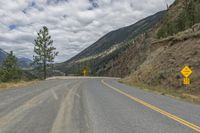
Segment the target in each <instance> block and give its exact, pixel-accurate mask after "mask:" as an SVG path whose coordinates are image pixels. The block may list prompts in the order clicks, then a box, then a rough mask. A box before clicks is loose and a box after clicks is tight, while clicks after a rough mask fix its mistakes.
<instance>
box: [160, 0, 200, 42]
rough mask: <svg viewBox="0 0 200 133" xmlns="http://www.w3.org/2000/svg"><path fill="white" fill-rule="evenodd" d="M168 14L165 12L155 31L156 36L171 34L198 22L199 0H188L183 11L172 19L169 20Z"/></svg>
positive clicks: (199, 20) (199, 15)
mask: <svg viewBox="0 0 200 133" xmlns="http://www.w3.org/2000/svg"><path fill="white" fill-rule="evenodd" d="M170 15H171V14H166V16H165V19H164V22H163V25H162V26H161V28H160V29H159V31H158V33H157V36H158V38H164V37H167V36H171V35H173V34H176V33H178V32H180V31H183V30H186V29H188V28H191V27H192V26H193V25H194V24H196V23H200V1H196V0H188V1H187V2H186V4H185V6H184V9H183V11H182V12H181V13H180V14H179V16H178V18H177V19H175V20H174V21H170Z"/></svg>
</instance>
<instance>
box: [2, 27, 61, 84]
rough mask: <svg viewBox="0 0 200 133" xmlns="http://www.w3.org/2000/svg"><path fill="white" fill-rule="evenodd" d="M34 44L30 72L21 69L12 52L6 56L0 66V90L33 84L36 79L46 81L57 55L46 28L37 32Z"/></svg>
mask: <svg viewBox="0 0 200 133" xmlns="http://www.w3.org/2000/svg"><path fill="white" fill-rule="evenodd" d="M34 44H35V47H34V52H35V55H34V56H33V64H32V65H33V69H32V70H23V69H21V68H20V67H19V66H18V64H17V58H16V56H15V55H14V54H13V51H11V52H10V53H9V54H8V55H7V57H6V58H5V59H4V61H3V63H2V64H1V65H0V88H11V87H15V88H16V87H22V86H26V85H30V84H32V83H35V82H36V81H37V80H38V79H46V77H47V68H48V67H49V66H51V65H52V64H53V62H54V59H55V56H57V55H58V52H56V51H55V50H56V48H55V47H53V40H52V39H51V36H50V35H49V32H48V28H47V27H46V26H44V27H43V28H42V29H41V30H40V31H39V32H38V36H37V38H36V40H35V42H34Z"/></svg>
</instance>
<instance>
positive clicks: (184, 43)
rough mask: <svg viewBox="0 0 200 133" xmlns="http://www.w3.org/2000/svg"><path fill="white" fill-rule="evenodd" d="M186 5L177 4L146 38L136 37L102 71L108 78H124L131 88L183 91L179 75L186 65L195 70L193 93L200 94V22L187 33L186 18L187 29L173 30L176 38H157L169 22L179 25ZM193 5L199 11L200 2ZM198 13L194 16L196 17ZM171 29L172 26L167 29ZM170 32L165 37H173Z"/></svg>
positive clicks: (192, 76)
mask: <svg viewBox="0 0 200 133" xmlns="http://www.w3.org/2000/svg"><path fill="white" fill-rule="evenodd" d="M185 2H186V1H185V0H176V1H175V3H174V4H173V5H172V6H171V7H170V8H169V9H168V11H167V14H166V15H165V17H164V18H163V20H162V21H161V22H160V23H159V24H157V25H156V26H154V27H152V28H151V29H150V30H149V31H148V32H146V33H145V34H142V35H139V36H137V37H136V38H135V39H134V41H133V42H132V44H131V45H130V46H129V47H128V48H127V49H126V50H125V51H124V52H123V53H121V54H120V55H119V56H118V58H117V59H115V60H114V61H112V62H109V63H108V64H107V65H106V67H105V69H103V71H105V72H108V73H106V75H109V76H120V77H124V78H125V80H124V81H125V82H127V83H129V84H136V83H141V84H146V85H149V86H160V87H162V88H172V89H180V88H182V89H183V88H184V86H183V85H182V80H183V76H182V75H181V74H180V71H181V69H182V68H183V67H184V66H185V65H188V66H190V67H191V69H192V70H193V74H192V75H191V85H190V86H189V88H190V90H191V91H192V92H193V93H198V94H199V93H200V52H199V51H200V24H198V21H199V20H198V19H195V21H196V22H195V23H197V24H195V25H194V26H192V27H191V28H187V29H186V27H187V26H188V21H189V20H187V19H186V18H184V19H186V21H184V22H182V24H184V25H187V26H185V27H184V28H183V31H178V32H177V31H176V30H174V33H173V32H172V33H173V35H171V36H170V35H168V37H165V38H161V39H158V36H157V35H158V32H159V30H160V29H163V27H166V26H169V23H168V22H170V25H171V24H179V20H180V17H181V14H182V13H183V12H186V11H187V10H185V9H184V8H186V7H185V6H188V5H189V4H190V3H187V4H186V3H185ZM190 2H193V4H194V5H195V9H196V10H197V9H198V8H199V7H200V1H196V0H191V1H190ZM197 13H198V12H193V14H194V16H195V15H196V14H197ZM172 14H173V15H172ZM166 21H168V22H166ZM199 22H200V21H199ZM191 25H192V24H191ZM177 26H179V25H177ZM170 28H171V27H170V26H169V27H168V29H170ZM185 29H186V30H185ZM168 31H169V30H166V31H164V33H165V32H167V33H170V32H168ZM170 34H171V33H170Z"/></svg>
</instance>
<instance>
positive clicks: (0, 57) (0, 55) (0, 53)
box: [0, 48, 8, 64]
mask: <svg viewBox="0 0 200 133" xmlns="http://www.w3.org/2000/svg"><path fill="white" fill-rule="evenodd" d="M7 54H8V53H6V52H5V51H3V50H2V49H1V48H0V64H1V63H2V62H3V60H4V59H5V58H6V56H7Z"/></svg>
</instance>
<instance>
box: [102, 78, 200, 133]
mask: <svg viewBox="0 0 200 133" xmlns="http://www.w3.org/2000/svg"><path fill="white" fill-rule="evenodd" d="M101 82H102V83H103V84H104V85H105V86H107V87H109V88H111V89H113V90H115V91H117V92H118V93H120V94H123V95H124V96H127V97H128V98H130V99H132V100H134V101H136V102H138V103H140V104H142V105H144V106H146V107H148V108H150V109H152V110H154V111H156V112H158V113H160V114H162V115H164V116H167V117H168V118H170V119H172V120H175V121H177V122H179V123H181V124H183V125H185V126H187V127H189V128H191V129H193V130H195V131H197V132H200V126H198V125H195V124H193V123H191V122H188V121H186V120H184V119H182V118H180V117H178V116H175V115H173V114H170V113H168V112H166V111H164V110H162V109H160V108H158V107H156V106H153V105H151V104H149V103H147V102H145V101H143V100H140V99H138V98H136V97H133V96H131V95H129V94H127V93H125V92H123V91H121V90H119V89H117V88H115V87H113V86H111V85H109V84H108V83H106V82H105V81H104V80H101Z"/></svg>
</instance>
